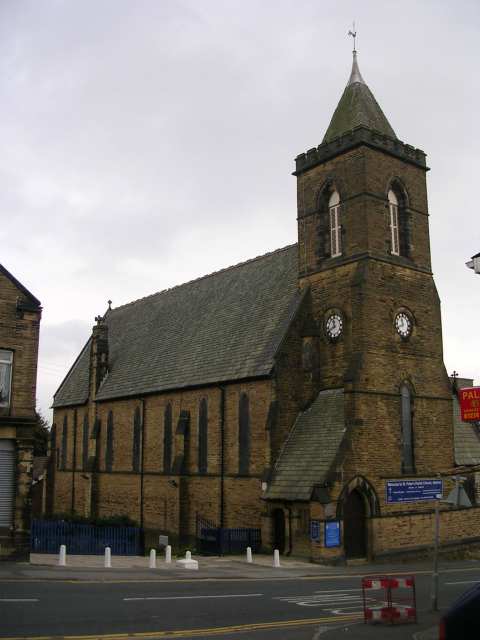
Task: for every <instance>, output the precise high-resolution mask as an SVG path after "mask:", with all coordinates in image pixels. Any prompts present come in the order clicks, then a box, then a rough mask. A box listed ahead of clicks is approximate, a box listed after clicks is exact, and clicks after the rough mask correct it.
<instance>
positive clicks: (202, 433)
mask: <svg viewBox="0 0 480 640" xmlns="http://www.w3.org/2000/svg"><path fill="white" fill-rule="evenodd" d="M207 471H208V405H207V399H206V398H202V399H201V400H200V406H199V408H198V473H207Z"/></svg>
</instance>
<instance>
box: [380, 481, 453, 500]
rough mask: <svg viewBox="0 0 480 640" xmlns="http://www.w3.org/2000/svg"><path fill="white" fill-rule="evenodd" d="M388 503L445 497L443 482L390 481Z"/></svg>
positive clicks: (387, 491) (388, 483)
mask: <svg viewBox="0 0 480 640" xmlns="http://www.w3.org/2000/svg"><path fill="white" fill-rule="evenodd" d="M386 493H387V502H388V503H390V504H391V503H395V502H419V501H420V500H437V499H439V498H441V497H442V496H443V480H388V481H387V488H386Z"/></svg>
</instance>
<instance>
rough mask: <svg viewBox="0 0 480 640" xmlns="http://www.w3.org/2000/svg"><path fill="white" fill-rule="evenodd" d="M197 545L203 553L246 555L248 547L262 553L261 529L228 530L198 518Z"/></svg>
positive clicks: (241, 528)
mask: <svg viewBox="0 0 480 640" xmlns="http://www.w3.org/2000/svg"><path fill="white" fill-rule="evenodd" d="M197 545H198V550H199V551H200V552H201V553H213V554H217V553H222V554H223V553H245V550H246V548H247V547H251V549H252V551H253V552H258V551H260V548H261V546H262V535H261V530H260V529H250V528H247V527H239V528H236V529H227V528H223V529H222V528H221V527H217V526H216V525H215V523H213V522H211V521H209V520H205V519H204V518H201V517H198V516H197Z"/></svg>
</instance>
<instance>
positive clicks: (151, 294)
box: [108, 242, 297, 315]
mask: <svg viewBox="0 0 480 640" xmlns="http://www.w3.org/2000/svg"><path fill="white" fill-rule="evenodd" d="M296 246H297V243H296V242H294V243H292V244H288V245H286V246H285V247H280V249H274V250H273V251H268V252H267V253H264V254H262V255H260V256H255V257H254V258H249V259H248V260H244V261H243V262H238V263H237V264H233V265H230V266H229V267H224V268H223V269H218V271H212V272H211V273H206V274H205V275H203V276H199V277H198V278H193V279H192V280H187V281H186V282H182V283H181V284H176V285H174V286H173V287H168V288H167V289H161V290H160V291H156V292H155V293H150V294H149V295H147V296H143V297H142V298H137V299H136V300H131V301H130V302H125V304H122V305H120V306H118V307H114V308H113V309H109V314H108V315H110V313H115V312H116V311H119V310H120V309H124V308H125V307H130V306H133V305H134V304H137V303H138V302H143V301H144V300H148V299H149V298H154V297H155V296H159V295H160V294H162V293H167V292H168V291H174V290H175V289H180V288H181V287H185V286H187V285H189V284H193V283H195V282H200V281H202V280H206V279H207V278H211V277H212V276H216V275H218V274H220V273H225V272H226V271H231V270H232V269H238V268H239V267H244V266H245V265H247V264H250V263H251V262H255V261H256V260H262V259H263V258H268V257H269V256H273V255H274V254H276V253H281V252H282V251H287V250H288V249H291V248H292V247H296Z"/></svg>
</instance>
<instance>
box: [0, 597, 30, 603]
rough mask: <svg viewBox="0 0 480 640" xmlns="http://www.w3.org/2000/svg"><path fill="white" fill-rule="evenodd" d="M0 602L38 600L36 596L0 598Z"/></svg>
mask: <svg viewBox="0 0 480 640" xmlns="http://www.w3.org/2000/svg"><path fill="white" fill-rule="evenodd" d="M0 602H38V598H0Z"/></svg>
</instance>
